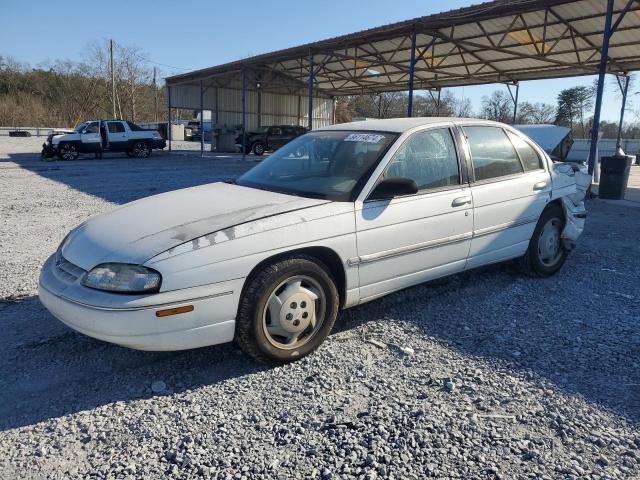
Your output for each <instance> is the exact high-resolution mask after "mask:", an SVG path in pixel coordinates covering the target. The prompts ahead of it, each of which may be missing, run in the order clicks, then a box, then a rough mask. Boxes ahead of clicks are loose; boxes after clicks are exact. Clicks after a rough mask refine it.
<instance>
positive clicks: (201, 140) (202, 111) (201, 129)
mask: <svg viewBox="0 0 640 480" xmlns="http://www.w3.org/2000/svg"><path fill="white" fill-rule="evenodd" d="M200 157H204V90H203V87H202V80H200Z"/></svg>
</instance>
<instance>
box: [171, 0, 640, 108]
mask: <svg viewBox="0 0 640 480" xmlns="http://www.w3.org/2000/svg"><path fill="white" fill-rule="evenodd" d="M606 4H607V2H605V1H604V0H508V1H507V0H498V1H494V2H486V3H482V4H479V5H475V6H471V7H466V8H461V9H458V10H451V11H449V12H444V13H439V14H434V15H429V16H426V17H419V18H414V19H411V20H407V21H404V22H398V23H394V24H389V25H384V26H381V27H377V28H372V29H369V30H364V31H361V32H357V33H352V34H349V35H343V36H339V37H335V38H331V39H328V40H323V41H320V42H314V43H309V44H306V45H301V46H298V47H293V48H288V49H285V50H280V51H276V52H272V53H266V54H263V55H258V56H255V57H251V58H247V59H244V60H239V61H236V62H231V63H227V64H224V65H219V66H215V67H211V68H207V69H203V70H197V71H194V72H190V73H186V74H182V75H177V76H174V77H170V78H168V79H167V83H168V85H179V84H184V83H187V84H189V83H195V82H199V81H200V80H203V81H205V82H207V84H210V85H218V86H227V87H228V86H230V85H231V86H232V87H236V88H240V86H241V84H239V81H240V80H239V79H240V73H239V72H241V71H242V70H244V71H245V72H247V73H246V74H247V75H250V77H251V79H250V81H249V83H248V86H249V89H250V90H251V89H253V88H254V87H255V85H257V83H260V85H261V88H263V89H264V91H272V92H284V93H292V94H293V93H295V94H301V93H304V92H305V89H306V83H307V79H308V77H309V58H310V57H312V58H313V63H314V75H315V89H316V92H317V93H318V94H320V95H326V96H332V95H346V94H355V93H379V92H384V91H393V90H406V89H407V85H408V80H409V69H410V63H411V60H410V56H411V36H412V35H413V33H414V32H415V34H416V46H417V61H416V64H415V87H416V88H420V89H425V88H440V87H449V86H461V85H472V84H483V83H496V82H517V81H520V80H533V79H543V78H556V77H566V76H577V75H587V74H592V73H596V71H597V69H598V65H599V62H600V49H601V45H602V39H603V33H602V31H603V29H604V17H605V12H606ZM629 6H630V8H629V9H627V7H629ZM625 10H628V11H627V12H626V14H625V15H623V12H624V11H625ZM621 15H623V16H622V17H621ZM619 18H621V20H620V22H619V27H618V29H617V30H616V32H615V33H614V34H613V35H612V37H611V42H610V50H609V59H610V61H609V64H608V70H609V71H610V72H613V73H623V72H628V71H631V70H635V69H638V68H640V49H639V48H638V45H640V1H638V0H615V3H614V16H613V21H614V23H615V22H616V21H617V20H618V19H619Z"/></svg>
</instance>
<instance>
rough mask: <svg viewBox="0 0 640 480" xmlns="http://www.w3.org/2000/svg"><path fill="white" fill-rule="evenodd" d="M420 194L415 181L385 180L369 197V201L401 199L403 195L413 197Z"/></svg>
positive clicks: (401, 179)
mask: <svg viewBox="0 0 640 480" xmlns="http://www.w3.org/2000/svg"><path fill="white" fill-rule="evenodd" d="M414 193H418V185H416V182H415V180H412V179H410V178H404V177H390V178H385V179H384V180H383V181H382V182H380V183H379V184H378V185H376V187H375V188H374V189H373V191H372V192H371V195H369V200H383V199H386V198H393V197H399V196H401V195H413V194H414Z"/></svg>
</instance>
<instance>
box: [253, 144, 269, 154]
mask: <svg viewBox="0 0 640 480" xmlns="http://www.w3.org/2000/svg"><path fill="white" fill-rule="evenodd" d="M252 150H253V153H254V154H255V155H258V156H262V155H264V152H265V150H266V146H265V144H264V143H263V142H256V143H254V144H253V148H252Z"/></svg>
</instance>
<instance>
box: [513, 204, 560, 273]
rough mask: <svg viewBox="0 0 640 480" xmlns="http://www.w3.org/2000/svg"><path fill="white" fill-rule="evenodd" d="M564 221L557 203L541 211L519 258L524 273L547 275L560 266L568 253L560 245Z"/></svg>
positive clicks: (554, 271)
mask: <svg viewBox="0 0 640 480" xmlns="http://www.w3.org/2000/svg"><path fill="white" fill-rule="evenodd" d="M564 223H565V222H564V215H563V213H562V208H560V207H559V206H558V205H555V204H554V205H550V206H548V207H547V208H546V209H545V210H544V211H543V212H542V215H540V219H539V220H538V224H537V225H536V228H535V230H534V231H533V236H532V237H531V240H530V241H529V248H528V249H527V253H526V254H525V255H524V256H523V257H522V258H521V259H520V264H521V267H522V269H523V270H524V271H525V273H528V274H530V275H534V276H539V277H548V276H551V275H553V274H555V273H556V272H557V271H558V270H560V268H562V265H564V262H565V261H566V259H567V256H568V254H569V252H568V251H567V250H566V249H565V248H564V247H563V246H562V238H561V234H562V230H563V229H564Z"/></svg>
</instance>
